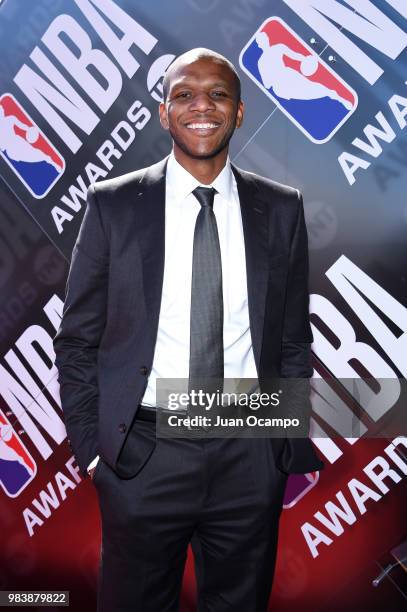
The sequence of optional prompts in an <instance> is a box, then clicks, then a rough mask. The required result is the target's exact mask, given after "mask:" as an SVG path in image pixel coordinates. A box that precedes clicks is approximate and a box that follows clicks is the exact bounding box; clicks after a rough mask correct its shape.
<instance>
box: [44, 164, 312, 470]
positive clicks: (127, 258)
mask: <svg viewBox="0 0 407 612" xmlns="http://www.w3.org/2000/svg"><path fill="white" fill-rule="evenodd" d="M167 159H168V158H165V159H163V160H162V161H160V162H158V163H157V164H154V165H153V166H150V167H148V168H146V169H143V170H138V171H136V172H131V173H129V174H126V175H124V176H121V177H118V178H114V179H110V180H106V181H101V182H100V183H97V184H95V185H91V187H90V188H89V192H88V202H87V209H86V213H85V216H84V219H83V222H82V225H81V229H80V232H79V235H78V239H77V241H76V244H75V247H74V250H73V254H72V261H71V267H70V271H69V277H68V282H67V292H66V300H65V306H64V315H63V319H62V322H61V326H60V328H59V331H58V333H57V335H56V337H55V338H54V348H55V352H56V365H57V368H58V370H59V382H60V390H61V401H62V408H63V411H64V416H65V423H66V428H67V432H68V436H69V438H70V443H71V448H72V450H73V452H74V454H75V456H76V459H77V461H78V465H79V467H80V469H81V471H82V472H83V473H84V474H86V468H87V466H88V464H89V462H90V461H91V460H92V459H93V458H94V457H95V456H96V455H97V454H100V455H101V456H102V458H103V459H104V461H106V462H107V463H108V464H109V465H110V466H111V467H112V468H113V469H115V468H116V469H117V460H118V457H119V454H120V450H121V449H122V447H123V444H124V441H125V439H126V435H127V433H128V431H129V429H130V425H131V423H132V422H133V418H134V415H135V412H136V410H137V407H138V405H139V403H140V399H141V398H142V396H143V394H144V391H145V389H146V386H147V380H148V375H149V373H150V371H151V367H152V362H153V356H154V347H155V343H156V337H157V329H158V319H159V310H160V303H161V291H162V284H163V271H164V223H165V217H164V213H165V171H166V163H167ZM232 170H233V173H234V175H235V178H236V182H237V187H238V193H239V199H240V205H241V212H242V222H243V231H244V241H245V252H246V268H247V269H246V272H247V286H248V306H249V318H250V329H251V336H252V343H253V352H254V358H255V362H256V367H257V372H258V377H259V380H260V383H261V381H262V380H263V379H269V378H271V377H277V376H281V377H284V378H285V377H287V378H292V377H297V378H309V377H310V376H311V375H312V367H311V365H310V343H311V342H312V339H313V338H312V333H311V328H310V324H309V314H308V301H309V296H308V246H307V233H306V227H305V222H304V211H303V205H302V197H301V194H300V193H299V191H298V190H296V189H293V188H291V187H287V186H284V185H281V184H279V183H276V182H274V181H271V180H269V179H266V178H263V177H260V176H257V175H255V174H252V173H249V172H245V171H243V170H240V169H238V168H236V167H235V166H234V165H233V164H232ZM308 382H309V381H308ZM272 445H273V452H274V457H275V460H276V462H277V465H278V467H279V468H280V469H282V470H283V471H285V472H287V473H293V472H298V473H307V472H310V471H313V470H317V469H320V468H321V467H323V464H322V462H321V461H320V460H319V459H318V457H317V455H316V454H315V451H314V448H313V446H312V443H311V441H310V440H308V439H273V440H272Z"/></svg>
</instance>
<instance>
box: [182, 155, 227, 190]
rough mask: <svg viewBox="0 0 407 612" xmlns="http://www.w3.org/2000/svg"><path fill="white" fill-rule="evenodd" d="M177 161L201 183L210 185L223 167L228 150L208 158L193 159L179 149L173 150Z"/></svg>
mask: <svg viewBox="0 0 407 612" xmlns="http://www.w3.org/2000/svg"><path fill="white" fill-rule="evenodd" d="M173 153H174V157H175V159H176V160H177V162H178V163H179V164H180V165H181V166H182V167H183V168H184V169H185V170H186V171H187V172H189V173H190V174H192V176H193V177H194V178H196V180H197V181H199V182H200V183H201V184H202V185H210V184H211V183H212V182H213V181H214V180H215V179H216V177H217V176H218V174H220V173H221V171H222V170H223V168H224V167H225V164H226V160H227V156H228V150H227V149H225V151H222V152H221V154H219V155H217V156H216V157H212V158H210V159H195V158H193V157H189V156H187V155H185V154H184V153H182V152H181V153H180V152H179V151H177V150H175V149H174V151H173Z"/></svg>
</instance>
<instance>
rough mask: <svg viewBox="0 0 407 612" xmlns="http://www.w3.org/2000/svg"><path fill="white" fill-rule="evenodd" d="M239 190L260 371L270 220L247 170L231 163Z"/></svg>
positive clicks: (248, 292) (252, 325) (252, 328)
mask: <svg viewBox="0 0 407 612" xmlns="http://www.w3.org/2000/svg"><path fill="white" fill-rule="evenodd" d="M232 170H233V174H234V175H235V178H236V184H237V189H238V193H239V200H240V209H241V213H242V224H243V235H244V244H245V256H246V278H247V297H248V305H249V321H250V332H251V336H252V343H253V353H254V358H255V362H256V365H257V372H258V373H259V365H260V356H261V347H262V338H263V327H264V314H265V305H266V297H267V287H268V272H269V268H268V235H269V229H268V223H269V216H268V210H267V204H266V202H265V201H264V200H263V199H262V198H261V195H260V193H259V189H258V187H257V185H256V183H255V181H254V180H253V178H252V177H251V176H250V174H248V173H247V172H244V171H243V170H240V169H239V168H237V167H236V166H234V165H233V164H232Z"/></svg>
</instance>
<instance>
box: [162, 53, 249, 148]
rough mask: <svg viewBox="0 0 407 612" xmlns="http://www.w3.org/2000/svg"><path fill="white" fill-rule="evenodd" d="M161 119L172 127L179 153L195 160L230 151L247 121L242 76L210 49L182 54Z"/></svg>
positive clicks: (172, 69) (167, 81)
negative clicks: (230, 146)
mask: <svg viewBox="0 0 407 612" xmlns="http://www.w3.org/2000/svg"><path fill="white" fill-rule="evenodd" d="M163 88H164V102H163V103H162V104H160V122H161V125H162V126H163V128H164V129H166V130H169V132H170V134H171V136H172V139H173V141H174V152H175V153H176V154H178V156H179V157H183V156H184V157H185V156H186V157H187V158H189V159H191V158H192V159H209V158H213V157H216V156H217V155H219V154H220V153H222V152H223V154H225V153H227V149H228V145H229V141H230V139H231V137H232V135H233V132H234V131H235V128H236V127H240V125H241V123H242V120H243V102H242V101H241V99H240V79H239V75H238V74H237V71H236V69H235V67H234V66H233V64H232V63H231V62H230V61H229V60H228V59H226V58H225V57H223V56H222V55H220V54H219V53H216V52H215V51H211V50H210V49H204V48H198V49H192V50H191V51H187V52H186V53H183V54H182V55H180V56H179V57H177V58H176V59H175V60H174V62H173V63H172V64H171V65H170V66H169V67H168V69H167V71H166V73H165V77H164V83H163Z"/></svg>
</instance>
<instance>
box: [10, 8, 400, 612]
mask: <svg viewBox="0 0 407 612" xmlns="http://www.w3.org/2000/svg"><path fill="white" fill-rule="evenodd" d="M406 19H407V3H406V2H405V1H404V0H372V1H369V0H346V1H345V0H343V1H340V0H174V1H173V2H168V1H165V0H154V1H152V2H144V1H143V0H114V1H113V0H36V2H27V1H26V0H3V1H2V2H1V3H0V51H1V53H0V65H1V70H0V156H1V159H0V175H1V178H0V194H1V195H0V285H1V298H0V299H1V302H0V340H1V363H0V396H1V397H0V402H1V404H0V433H1V436H0V517H1V519H0V520H1V527H2V531H1V533H2V538H1V547H0V565H1V571H0V589H3V590H5V589H12V588H20V589H29V588H35V589H40V588H42V589H53V588H55V589H64V590H70V593H71V609H72V610H75V611H80V610H83V609H86V610H93V609H95V589H96V576H97V563H98V557H99V548H100V518H99V510H98V505H97V498H96V492H95V490H94V488H93V486H92V484H91V482H89V481H88V480H86V481H82V480H81V477H80V475H79V472H78V468H77V465H76V462H75V459H74V457H72V454H71V452H70V449H69V446H68V443H67V439H66V432H65V429H64V425H63V419H62V412H61V406H60V400H59V391H58V384H57V380H56V369H55V367H54V357H55V356H54V352H53V347H52V337H53V336H54V335H55V332H56V330H57V328H58V325H59V322H60V318H61V314H62V307H63V299H64V289H65V282H66V277H67V272H68V266H69V260H70V256H71V251H72V247H73V244H74V241H75V238H76V236H77V233H78V230H79V227H80V223H81V220H82V217H83V214H84V209H85V195H86V191H87V187H88V185H89V184H90V183H91V182H94V181H97V180H101V179H104V178H106V177H113V176H116V175H119V174H122V173H124V172H127V171H130V170H133V169H137V168H141V167H144V166H146V165H149V164H150V163H153V162H155V161H158V160H159V159H160V158H162V157H163V156H164V155H166V154H167V153H168V152H169V150H170V141H169V139H168V137H167V134H166V133H164V131H163V130H162V129H161V128H160V126H159V122H158V103H159V101H160V99H161V95H162V86H161V80H162V75H163V71H164V70H165V68H166V67H167V66H168V64H169V62H171V60H172V59H173V57H174V56H176V55H178V54H179V53H181V52H183V51H185V50H187V49H189V48H192V47H196V46H205V47H209V48H211V49H214V50H216V51H218V52H220V53H222V54H224V55H225V56H227V57H228V58H230V60H231V61H232V62H234V64H235V65H236V66H237V68H238V70H239V73H240V76H241V80H242V90H243V99H244V100H245V103H246V116H245V121H244V124H243V126H242V128H241V129H240V130H238V132H237V133H236V135H235V136H234V139H233V141H232V147H231V159H232V161H233V162H234V163H236V164H237V165H238V166H240V167H242V168H244V169H247V170H251V171H254V172H257V173H260V174H262V175H265V176H268V177H270V178H273V179H275V180H278V181H281V182H283V183H288V184H290V185H293V186H295V187H298V188H299V189H301V191H302V192H303V194H304V201H305V214H306V220H307V225H308V231H309V246H310V275H311V276H310V290H311V293H312V295H311V302H310V310H311V320H312V327H313V333H314V339H315V342H314V344H313V359H314V368H315V369H314V378H315V380H316V379H317V378H323V379H326V393H325V394H324V393H318V394H314V395H313V406H314V417H313V422H312V433H313V439H314V443H315V444H316V446H317V447H318V451H319V453H320V454H321V457H322V458H323V459H324V461H325V464H326V469H325V470H324V471H323V472H321V473H320V474H319V473H312V474H308V475H306V476H292V477H290V479H289V483H288V488H287V494H286V498H285V509H284V511H283V515H282V523H281V535H280V547H279V554H278V565H277V571H276V579H275V588H274V591H273V595H272V600H271V605H272V609H273V610H274V611H275V612H279V611H290V610H295V609H298V608H299V607H301V608H302V609H306V610H311V609H312V610H313V611H319V610H320V611H329V612H331V611H335V610H343V609H345V608H346V609H347V608H348V607H349V606H350V605H352V606H353V607H355V608H356V609H359V610H369V611H371V610H381V609H383V608H384V606H386V609H392V610H402V609H405V604H406V598H407V586H406V571H405V570H406V564H405V563H404V565H403V563H398V564H397V566H396V567H395V569H394V571H393V572H392V573H391V574H390V575H389V576H388V577H386V578H385V579H384V580H383V581H382V582H381V584H380V585H379V586H378V587H377V589H374V587H373V586H372V580H373V579H374V578H375V577H376V576H377V575H378V574H379V573H380V572H381V570H382V569H383V568H385V567H386V566H387V565H388V564H391V563H397V562H399V561H402V559H403V557H405V556H406V552H407V551H406V548H407V546H406V539H407V535H406V521H405V507H406V505H405V504H406V488H405V476H406V473H407V457H406V444H407V442H406V437H405V436H404V434H405V431H404V433H403V431H400V432H399V435H398V436H396V437H395V436H394V435H392V436H388V437H387V438H386V437H380V438H379V437H376V438H374V439H368V436H367V435H365V436H363V437H362V438H361V439H359V438H357V437H355V438H343V437H340V436H339V435H338V432H337V430H336V427H335V424H336V421H335V415H334V414H332V415H331V417H332V418H331V419H329V418H326V416H325V417H324V418H322V417H321V414H319V413H320V412H321V410H320V407H321V403H324V402H325V404H328V403H329V402H330V401H331V400H332V397H333V394H334V395H335V394H339V393H340V389H341V387H342V386H341V384H340V382H338V379H340V378H358V377H362V376H370V377H372V378H375V379H378V378H403V377H406V374H407V359H406V355H407V296H406V293H407V292H406V286H407V276H406V261H407V257H406V255H407V244H406V224H407V205H406V200H405V191H406V183H405V179H406V165H407V141H406V136H405V127H406V121H407V81H406V78H407V59H406V58H407V53H406V50H405V48H406V46H407V35H406V33H405V29H406ZM336 382H338V384H337V385H335V383H336ZM342 391H343V389H342ZM352 399H353V398H352V397H351V391H349V389H347V390H346V393H345V394H343V402H344V407H345V408H346V405H347V404H348V403H351V400H352ZM356 399H358V398H356ZM358 403H359V406H358V407H359V418H360V419H362V420H363V416H367V417H369V418H368V420H367V422H368V423H369V419H370V422H371V423H373V422H374V421H379V420H380V419H385V418H387V417H388V415H389V414H390V413H391V409H392V406H393V402H392V401H387V402H385V403H383V402H382V403H381V404H380V410H379V411H376V412H373V411H372V410H371V405H370V404H369V402H367V403H364V402H363V401H361V400H360V399H358ZM325 414H326V413H325ZM367 429H368V427H367ZM135 579H136V577H135ZM194 602H195V583H194V577H193V561H192V557H191V556H189V559H188V565H187V568H186V573H185V578H184V588H183V594H182V610H183V611H185V612H188V611H192V610H194ZM403 604H404V605H403Z"/></svg>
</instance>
